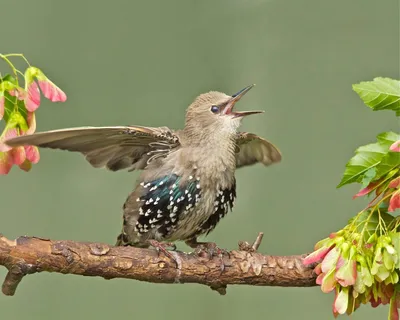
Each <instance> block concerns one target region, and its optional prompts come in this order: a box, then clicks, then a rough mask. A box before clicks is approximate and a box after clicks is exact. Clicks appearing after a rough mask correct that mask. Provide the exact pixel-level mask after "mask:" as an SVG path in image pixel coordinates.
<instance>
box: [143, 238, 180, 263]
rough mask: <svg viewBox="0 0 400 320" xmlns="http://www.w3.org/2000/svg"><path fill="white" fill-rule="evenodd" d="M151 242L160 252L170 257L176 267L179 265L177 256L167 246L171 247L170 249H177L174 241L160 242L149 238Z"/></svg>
mask: <svg viewBox="0 0 400 320" xmlns="http://www.w3.org/2000/svg"><path fill="white" fill-rule="evenodd" d="M149 244H150V245H151V246H152V247H153V248H155V249H156V250H157V252H158V254H160V252H162V253H163V254H164V255H165V256H167V257H168V258H170V259H171V260H172V261H173V262H174V263H175V265H176V267H178V262H177V261H176V259H175V257H174V256H173V255H172V254H171V252H170V251H168V250H167V248H170V249H172V251H175V250H176V245H175V244H174V243H172V242H158V241H157V240H149Z"/></svg>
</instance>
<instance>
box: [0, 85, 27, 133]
mask: <svg viewBox="0 0 400 320" xmlns="http://www.w3.org/2000/svg"><path fill="white" fill-rule="evenodd" d="M4 96H5V100H4V117H3V119H4V121H5V122H6V123H7V122H8V121H9V120H10V117H11V115H12V114H13V112H14V109H15V107H16V105H15V103H16V104H17V106H18V111H19V113H20V114H21V115H22V116H23V117H24V119H25V122H27V121H28V111H27V110H26V108H25V104H24V101H21V100H16V98H15V97H13V96H11V95H10V94H9V93H8V92H4ZM21 129H22V128H21Z"/></svg>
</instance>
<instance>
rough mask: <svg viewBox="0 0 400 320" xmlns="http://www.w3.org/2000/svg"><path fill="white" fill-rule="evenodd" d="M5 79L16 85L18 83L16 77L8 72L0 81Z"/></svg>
mask: <svg viewBox="0 0 400 320" xmlns="http://www.w3.org/2000/svg"><path fill="white" fill-rule="evenodd" d="M3 81H9V82H11V83H12V84H14V85H16V84H17V81H16V79H15V78H14V77H13V76H12V75H10V74H6V75H5V76H4V77H3V78H2V79H0V82H3Z"/></svg>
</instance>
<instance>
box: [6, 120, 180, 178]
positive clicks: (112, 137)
mask: <svg viewBox="0 0 400 320" xmlns="http://www.w3.org/2000/svg"><path fill="white" fill-rule="evenodd" d="M6 144H8V145H9V146H12V147H14V146H20V145H34V146H38V147H42V148H52V149H61V150H68V151H76V152H80V153H82V154H83V155H85V157H86V160H87V161H89V162H90V164H91V165H92V166H93V167H95V168H101V167H106V168H108V169H110V170H112V171H118V170H121V169H126V168H129V170H130V171H132V170H136V169H144V168H145V167H146V165H147V162H148V160H149V159H150V158H152V157H158V156H162V155H165V154H166V153H168V152H169V150H171V149H172V148H174V147H177V146H178V145H179V139H178V137H177V136H176V135H175V134H174V132H173V131H172V130H170V129H169V128H167V127H160V128H150V127H139V126H126V127H124V126H121V127H81V128H70V129H62V130H54V131H47V132H40V133H35V134H32V135H26V136H20V137H17V138H14V139H11V140H8V141H6Z"/></svg>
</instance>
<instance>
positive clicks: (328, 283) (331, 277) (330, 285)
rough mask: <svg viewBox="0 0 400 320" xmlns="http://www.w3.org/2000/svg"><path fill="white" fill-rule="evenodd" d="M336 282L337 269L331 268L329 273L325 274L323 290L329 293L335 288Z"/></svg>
mask: <svg viewBox="0 0 400 320" xmlns="http://www.w3.org/2000/svg"><path fill="white" fill-rule="evenodd" d="M321 274H322V273H321ZM336 284H337V282H336V279H335V270H331V271H330V272H329V273H327V274H325V277H324V278H323V279H322V284H321V291H322V292H323V293H329V292H331V291H332V290H333V289H335V287H336Z"/></svg>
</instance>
